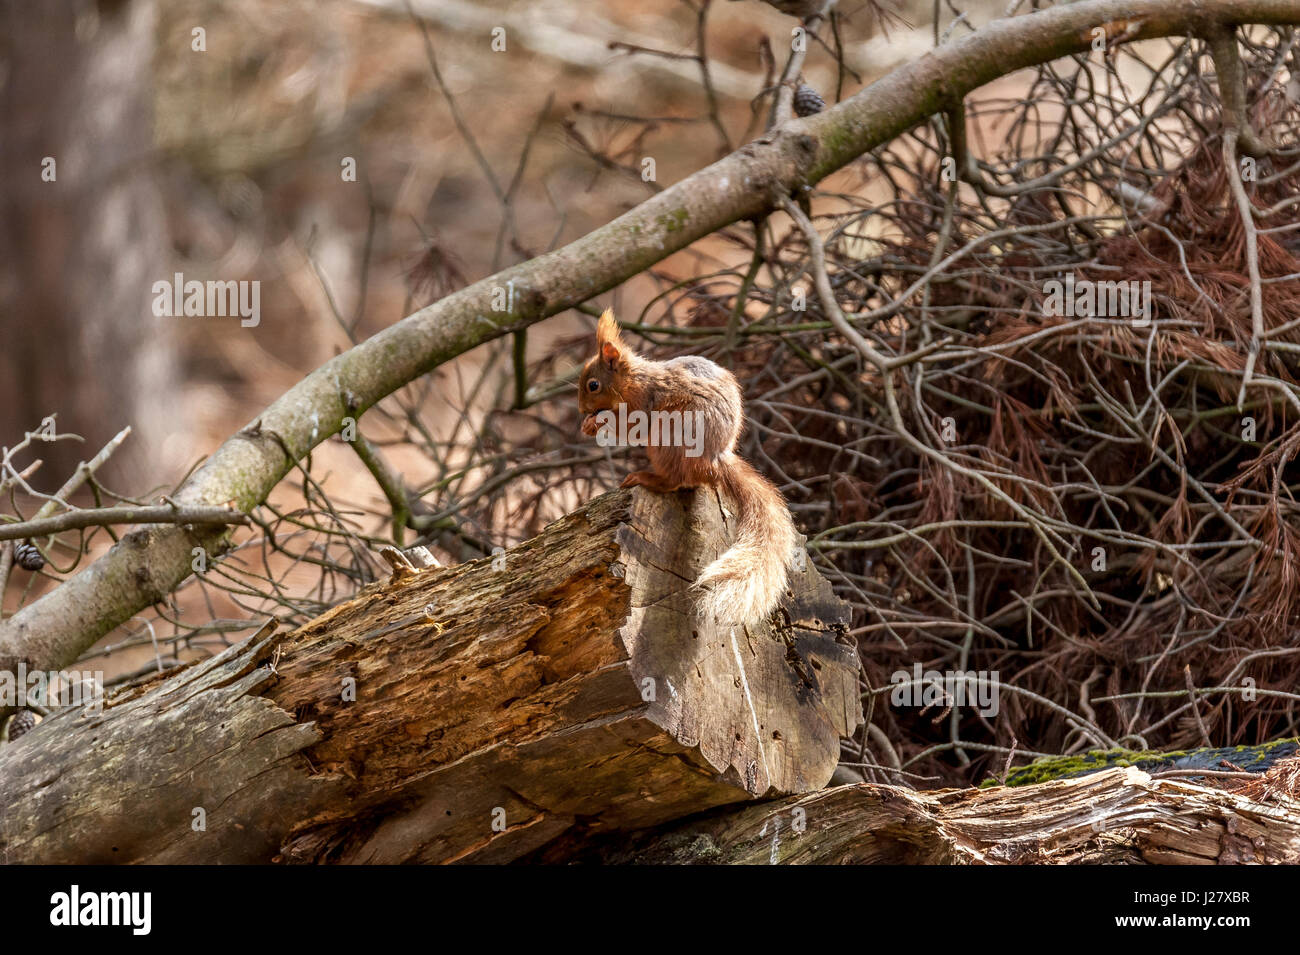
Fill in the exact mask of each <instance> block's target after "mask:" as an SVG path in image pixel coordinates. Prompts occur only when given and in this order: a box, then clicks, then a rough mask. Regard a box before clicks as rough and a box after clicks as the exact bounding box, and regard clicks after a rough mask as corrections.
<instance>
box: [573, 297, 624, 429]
mask: <svg viewBox="0 0 1300 955" xmlns="http://www.w3.org/2000/svg"><path fill="white" fill-rule="evenodd" d="M633 360H635V356H634V355H633V354H632V352H631V350H630V349H629V348H628V347H627V345H625V344H624V343H623V338H622V336H620V335H619V332H618V322H616V321H614V313H613V312H612V311H610V310H609V309H605V312H604V314H603V315H601V316H600V323H599V324H598V325H597V326H596V357H594V358H592V359H591V360H590V361H588V362H587V364H586V365H585V366H584V367H583V369H582V375H581V377H579V379H578V410H579V411H581V412H582V414H583V425H584V430H586V428H587V427H589V425H587V419H588V418H591V417H592V416H593V415H595V414H596V413H597V412H600V411H608V410H611V409H614V408H617V407H618V406H619V405H620V404H621V403H622V402H623V401H624V400H626V399H625V395H624V385H625V376H626V374H627V370H628V366H629V364H630V363H631V362H632V361H633Z"/></svg>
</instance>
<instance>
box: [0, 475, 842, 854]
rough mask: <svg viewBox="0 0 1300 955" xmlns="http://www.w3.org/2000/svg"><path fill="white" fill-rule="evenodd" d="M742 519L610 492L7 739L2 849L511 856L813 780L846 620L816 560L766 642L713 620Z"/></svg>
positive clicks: (827, 772) (688, 500) (671, 498)
mask: <svg viewBox="0 0 1300 955" xmlns="http://www.w3.org/2000/svg"><path fill="white" fill-rule="evenodd" d="M729 521H730V517H729V515H727V514H726V513H725V512H724V510H723V508H722V506H721V504H720V502H719V500H718V498H717V497H716V495H714V494H713V493H712V492H709V491H704V490H700V491H696V492H693V493H690V492H683V493H679V494H675V495H658V494H652V493H648V492H644V491H640V490H638V491H635V492H626V491H621V492H615V493H612V494H608V495H605V496H604V497H601V498H599V499H597V500H595V501H593V502H592V503H591V504H589V505H588V506H586V507H584V508H582V509H580V510H578V511H576V512H575V513H573V514H570V515H569V516H567V517H565V518H564V519H562V520H560V521H557V522H556V523H555V524H552V525H551V526H549V527H548V528H547V529H546V530H545V531H544V532H543V533H542V534H541V535H540V536H538V537H536V538H534V539H533V540H531V541H527V542H526V543H524V544H522V545H520V546H519V547H517V548H515V549H513V550H511V551H508V552H506V553H504V554H499V555H496V556H495V557H489V558H484V559H483V560H480V561H476V562H474V563H471V564H466V565H463V566H460V567H454V568H438V569H426V570H417V571H415V572H410V571H409V570H408V571H407V572H406V573H400V574H395V576H394V577H393V578H392V579H391V580H387V581H384V582H382V583H379V584H374V585H371V586H370V587H368V588H366V589H365V590H364V591H363V592H362V593H361V594H359V595H358V596H357V597H356V598H355V599H353V600H350V601H348V602H346V603H344V604H341V605H339V606H337V607H335V608H333V609H332V610H330V611H328V612H327V613H325V614H323V615H322V616H320V617H319V618H317V619H316V620H314V621H313V622H312V623H310V624H308V625H307V626H305V627H303V628H302V629H300V630H297V631H294V632H292V633H287V634H284V635H280V636H266V635H263V636H261V637H259V638H255V639H251V640H248V641H245V642H244V643H243V644H240V645H239V646H237V647H233V648H231V650H229V651H227V652H226V653H224V654H222V655H221V656H220V657H218V658H215V659H213V660H209V661H205V662H203V663H201V664H196V665H193V666H190V667H187V668H186V669H184V670H182V671H180V672H177V673H173V674H171V675H168V676H166V677H164V678H160V679H158V680H156V681H154V682H152V683H150V684H147V685H143V686H138V687H134V688H132V689H131V690H129V691H127V692H125V693H121V694H118V695H117V696H116V697H114V698H113V699H111V700H110V701H108V703H106V704H105V705H104V706H103V708H102V711H100V712H98V713H91V712H73V711H66V712H61V713H59V714H57V715H55V716H53V717H52V718H50V719H47V720H45V721H43V722H42V723H41V725H40V726H38V727H37V728H36V729H35V730H33V731H32V732H31V733H30V734H28V736H27V737H25V738H24V739H23V740H21V741H20V742H19V743H17V744H14V745H12V746H5V747H3V748H0V792H3V793H4V794H5V798H6V809H5V812H4V813H3V814H2V815H0V858H3V859H4V860H5V861H9V862H18V861H25V862H35V861H43V862H83V863H84V862H264V861H272V860H282V861H293V862H378V863H391V862H433V863H437V862H456V861H469V862H504V861H509V860H513V859H516V858H518V857H519V856H521V855H523V854H525V853H529V852H532V851H534V850H537V849H539V848H540V847H543V846H545V845H546V844H547V843H549V842H551V841H553V840H556V839H558V838H559V837H561V836H569V837H572V838H575V839H578V838H583V837H586V836H588V835H593V836H594V835H598V834H602V833H611V832H617V831H622V830H631V829H639V828H643V827H648V826H654V825H659V824H662V823H665V822H668V821H671V820H673V819H677V818H679V817H682V816H685V815H689V814H691V813H695V812H699V811H701V810H704V809H709V808H712V807H716V806H721V805H725V804H728V803H735V802H743V801H749V800H753V799H755V798H756V797H760V796H767V797H773V796H782V795H790V794H798V793H807V792H811V791H815V790H817V789H819V788H821V787H822V786H823V785H825V784H826V782H827V781H828V780H829V779H830V776H831V773H832V772H833V771H834V769H835V764H836V762H837V759H838V754H839V740H840V737H841V736H844V735H850V734H852V733H853V732H854V730H855V729H856V728H857V726H858V725H859V724H860V722H861V719H862V713H861V706H860V703H859V697H858V685H857V658H856V655H855V652H854V650H853V648H852V647H851V646H849V644H848V642H847V638H846V637H845V633H846V630H847V609H846V607H845V605H844V604H843V603H841V602H840V601H839V600H837V599H836V598H835V597H834V596H833V595H832V593H831V590H830V587H829V585H828V584H827V583H826V582H825V581H824V580H823V579H822V578H821V577H819V576H818V575H817V573H816V572H815V571H814V570H812V569H811V568H808V569H805V570H802V571H799V572H796V573H795V574H794V575H793V576H792V580H791V596H790V597H789V599H788V600H787V601H786V604H785V608H784V610H783V611H782V612H780V613H778V615H777V617H778V618H779V619H776V620H774V623H775V627H774V628H773V627H769V626H768V625H764V626H761V627H758V628H751V629H746V628H734V629H733V628H728V627H722V628H719V627H716V626H714V625H712V624H710V623H707V622H702V621H700V620H697V619H696V617H695V614H694V612H693V608H694V600H693V595H692V594H691V593H690V592H689V590H688V588H689V587H690V584H691V583H692V582H693V581H694V579H695V576H696V574H697V573H698V572H699V570H700V569H701V568H702V567H704V566H705V565H706V564H707V563H708V562H709V561H711V560H712V559H713V558H714V557H716V556H717V555H718V554H719V553H721V552H722V550H724V549H725V548H726V546H727V544H728V542H729V540H730V537H731V533H730V531H729V530H728V524H729ZM200 817H201V818H202V821H203V825H202V826H201V827H200V826H198V825H196V824H195V820H196V819H199V818H200Z"/></svg>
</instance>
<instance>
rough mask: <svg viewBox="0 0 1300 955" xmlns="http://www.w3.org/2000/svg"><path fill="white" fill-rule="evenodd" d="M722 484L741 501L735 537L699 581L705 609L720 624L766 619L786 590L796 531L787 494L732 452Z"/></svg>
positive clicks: (725, 463) (722, 466) (724, 466)
mask: <svg viewBox="0 0 1300 955" xmlns="http://www.w3.org/2000/svg"><path fill="white" fill-rule="evenodd" d="M719 470H720V471H721V480H720V481H719V482H718V487H719V488H720V489H721V490H722V492H723V493H724V494H726V496H727V497H729V498H730V499H731V500H732V502H734V504H735V506H736V512H737V514H736V523H737V534H736V542H735V543H734V544H732V545H731V547H730V548H728V550H727V551H726V552H725V553H724V554H723V555H722V556H721V557H719V558H718V559H717V560H715V561H714V562H713V563H711V564H709V566H708V567H705V568H704V570H703V572H701V574H700V576H699V579H698V580H696V582H695V586H696V588H697V589H698V590H700V591H701V595H700V609H701V611H702V612H703V613H704V614H705V615H707V616H710V617H712V618H713V619H714V620H717V621H719V622H721V623H724V624H725V623H731V624H736V623H740V624H756V623H759V622H760V621H762V620H765V619H767V615H768V614H770V613H771V612H772V611H773V610H774V609H775V608H776V605H777V604H778V603H780V601H781V595H782V593H783V592H784V591H785V585H786V581H787V579H788V575H789V567H790V564H791V562H792V560H793V558H794V546H795V541H796V540H797V535H796V533H795V529H794V521H793V520H791V519H790V511H789V510H788V509H787V508H786V506H785V499H784V498H783V497H782V496H781V492H780V491H778V490H777V489H776V487H775V485H773V484H772V482H770V481H769V480H768V479H767V478H765V477H763V475H761V474H759V473H758V471H756V470H754V467H753V466H752V465H751V464H750V463H749V462H748V461H746V460H744V459H743V458H741V457H738V456H737V455H735V454H730V453H728V454H727V455H726V457H724V458H723V459H722V460H721V462H720V468H719Z"/></svg>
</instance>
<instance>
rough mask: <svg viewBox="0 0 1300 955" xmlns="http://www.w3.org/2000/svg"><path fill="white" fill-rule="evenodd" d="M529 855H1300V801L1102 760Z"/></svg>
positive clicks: (988, 858)
mask: <svg viewBox="0 0 1300 955" xmlns="http://www.w3.org/2000/svg"><path fill="white" fill-rule="evenodd" d="M534 861H539V862H545V861H586V862H603V863H614V864H616V863H669V864H671V863H678V864H733V865H743V864H763V865H768V864H780V865H818V864H820V865H826V864H871V863H879V864H894V865H902V864H916V865H953V864H956V865H966V864H974V865H981V864H982V865H1006V864H1021V865H1026V864H1064V863H1075V864H1080V863H1083V864H1090V863H1108V864H1166V865H1197V864H1207V865H1212V864H1219V865H1232V864H1243V863H1286V864H1295V863H1297V862H1300V802H1298V801H1296V800H1294V799H1290V798H1287V797H1285V796H1275V797H1274V798H1273V799H1271V800H1269V801H1267V802H1262V801H1257V800H1255V799H1251V798H1249V797H1247V796H1245V795H1242V794H1240V793H1235V792H1226V791H1224V790H1221V789H1212V788H1208V787H1206V786H1201V785H1197V784H1194V783H1191V782H1188V781H1186V780H1175V779H1153V778H1152V777H1151V776H1150V775H1148V774H1147V773H1145V772H1143V771H1142V770H1140V769H1136V768H1133V767H1127V768H1123V769H1110V770H1105V771H1103V772H1099V773H1095V774H1093V775H1090V776H1083V777H1079V778H1075V779H1064V780H1059V781H1056V782H1049V783H1040V784H1037V785H1032V786H1016V787H1007V786H997V787H991V788H988V789H945V790H934V791H930V792H916V791H913V790H910V789H903V788H899V787H894V786H882V785H872V784H869V783H860V784H857V785H850V786H837V787H835V788H833V789H826V790H823V791H821V792H818V793H813V794H811V795H806V796H798V797H791V798H788V799H782V800H777V801H773V802H769V803H765V804H763V805H758V806H748V807H745V808H742V809H729V810H720V811H718V812H717V813H715V814H712V815H710V816H708V817H706V818H701V819H696V820H692V821H691V822H689V823H686V824H682V825H678V826H671V827H667V828H661V829H659V830H657V831H654V832H645V833H637V834H633V835H631V836H622V837H610V838H607V839H604V840H600V841H599V842H597V843H595V844H594V845H581V844H580V843H578V842H577V841H576V840H574V839H572V838H570V837H568V836H566V837H565V838H564V839H562V840H557V841H556V842H555V843H554V844H552V845H551V846H549V847H547V849H545V850H543V851H542V852H540V853H538V854H536V856H535V857H534Z"/></svg>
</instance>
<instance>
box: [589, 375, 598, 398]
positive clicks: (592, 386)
mask: <svg viewBox="0 0 1300 955" xmlns="http://www.w3.org/2000/svg"><path fill="white" fill-rule="evenodd" d="M587 390H588V391H590V392H592V393H593V394H594V393H595V392H597V391H600V382H598V381H597V380H596V379H595V378H592V379H591V380H590V381H588V382H587Z"/></svg>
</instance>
